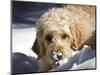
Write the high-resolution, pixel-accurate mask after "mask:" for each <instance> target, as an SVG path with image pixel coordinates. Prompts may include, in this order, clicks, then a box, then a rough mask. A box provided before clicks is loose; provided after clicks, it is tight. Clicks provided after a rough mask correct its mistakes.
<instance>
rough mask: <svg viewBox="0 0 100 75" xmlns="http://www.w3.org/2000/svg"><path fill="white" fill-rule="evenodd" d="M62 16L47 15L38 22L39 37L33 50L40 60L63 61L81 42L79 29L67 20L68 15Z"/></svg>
mask: <svg viewBox="0 0 100 75" xmlns="http://www.w3.org/2000/svg"><path fill="white" fill-rule="evenodd" d="M55 13H56V12H55ZM61 14H62V13H58V14H53V15H52V13H46V14H44V15H43V16H42V18H40V19H39V20H38V22H37V25H38V26H37V37H36V41H35V43H34V45H33V47H32V49H33V51H35V52H36V53H37V54H38V56H39V59H42V58H44V59H45V60H46V61H47V62H49V61H53V60H54V61H55V60H57V61H58V60H63V59H64V58H66V57H69V56H70V55H71V53H72V49H73V48H78V46H79V44H80V42H81V36H80V30H79V28H78V27H77V26H74V25H72V22H70V19H68V18H67V19H66V17H65V15H66V14H65V15H64V14H63V15H61ZM57 15H59V16H57ZM74 24H75V23H74ZM77 39H78V40H77Z"/></svg>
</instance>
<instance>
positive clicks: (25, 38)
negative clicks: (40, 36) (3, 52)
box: [12, 25, 37, 57]
mask: <svg viewBox="0 0 100 75" xmlns="http://www.w3.org/2000/svg"><path fill="white" fill-rule="evenodd" d="M20 26H21V25H20ZM35 38H36V29H35V28H33V27H31V28H14V29H12V52H20V53H23V54H26V55H28V56H34V57H37V55H36V54H35V53H34V52H32V50H31V47H32V45H33V43H34V40H35Z"/></svg>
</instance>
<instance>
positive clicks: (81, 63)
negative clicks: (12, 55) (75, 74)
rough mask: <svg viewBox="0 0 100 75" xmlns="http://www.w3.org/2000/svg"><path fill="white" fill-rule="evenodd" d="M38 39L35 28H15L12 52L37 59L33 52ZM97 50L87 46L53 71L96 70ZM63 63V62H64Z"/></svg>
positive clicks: (13, 30)
mask: <svg viewBox="0 0 100 75" xmlns="http://www.w3.org/2000/svg"><path fill="white" fill-rule="evenodd" d="M35 38H36V29H35V28H32V27H31V28H13V29H12V52H20V53H23V54H26V55H27V56H32V57H35V58H37V55H36V54H35V53H34V52H33V51H32V50H31V47H32V45H33V43H34V40H35ZM94 52H95V50H92V49H91V48H90V47H88V46H85V47H84V48H83V49H82V50H81V51H80V52H74V53H73V55H72V57H70V58H69V59H68V62H66V63H64V64H63V65H62V66H60V67H58V68H56V69H53V70H51V71H62V70H78V69H95V68H96V65H95V63H96V61H95V53H94ZM62 62H63V61H62Z"/></svg>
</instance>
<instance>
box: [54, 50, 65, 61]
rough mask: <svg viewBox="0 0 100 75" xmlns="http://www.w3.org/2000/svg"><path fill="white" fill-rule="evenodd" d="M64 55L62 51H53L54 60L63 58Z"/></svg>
mask: <svg viewBox="0 0 100 75" xmlns="http://www.w3.org/2000/svg"><path fill="white" fill-rule="evenodd" d="M62 57H63V54H62V52H61V51H54V52H53V59H54V60H57V61H58V60H61V59H62Z"/></svg>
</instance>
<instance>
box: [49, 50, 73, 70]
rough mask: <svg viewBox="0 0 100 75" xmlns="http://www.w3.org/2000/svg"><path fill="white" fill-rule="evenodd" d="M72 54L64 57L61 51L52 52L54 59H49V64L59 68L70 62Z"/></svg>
mask: <svg viewBox="0 0 100 75" xmlns="http://www.w3.org/2000/svg"><path fill="white" fill-rule="evenodd" d="M70 57H71V56H67V57H64V55H63V53H62V52H61V51H53V52H52V60H50V61H49V64H50V65H52V68H57V67H59V66H61V65H63V64H65V63H67V62H68V60H69V58H70Z"/></svg>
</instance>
